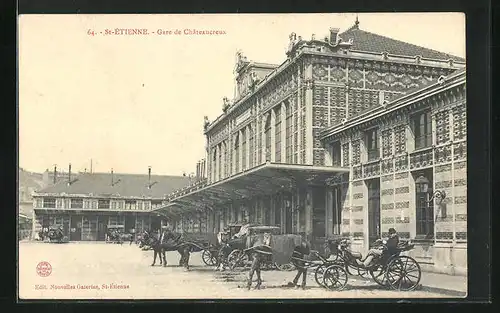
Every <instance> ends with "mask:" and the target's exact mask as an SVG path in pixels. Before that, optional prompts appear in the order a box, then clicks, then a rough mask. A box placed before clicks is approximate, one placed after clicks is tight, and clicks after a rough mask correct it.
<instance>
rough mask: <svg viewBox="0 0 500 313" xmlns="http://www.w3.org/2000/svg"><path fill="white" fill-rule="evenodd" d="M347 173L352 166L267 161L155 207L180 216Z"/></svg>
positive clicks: (174, 197) (163, 211) (325, 182)
mask: <svg viewBox="0 0 500 313" xmlns="http://www.w3.org/2000/svg"><path fill="white" fill-rule="evenodd" d="M348 172H349V169H347V168H342V167H330V166H312V165H297V164H282V163H269V162H268V163H264V164H262V165H259V166H256V167H254V168H251V169H249V170H247V171H244V172H241V173H238V174H236V175H233V176H231V177H228V178H225V179H223V180H220V181H218V182H216V183H213V184H210V185H207V186H205V187H201V188H198V189H195V190H193V191H189V192H186V193H182V192H181V193H180V194H179V193H176V194H174V195H173V196H171V197H170V199H168V200H169V203H168V204H167V205H165V206H162V207H159V208H157V209H155V212H157V213H159V214H162V215H166V216H169V215H170V216H178V215H179V214H181V213H189V212H195V211H201V210H205V208H206V207H207V206H208V207H215V206H217V205H218V204H221V203H225V202H228V201H231V200H242V199H249V198H252V197H256V196H264V195H271V194H275V193H277V192H279V191H286V190H290V189H292V188H294V187H297V186H306V185H326V184H327V181H329V180H331V179H332V178H334V177H335V176H337V175H340V174H343V173H348Z"/></svg>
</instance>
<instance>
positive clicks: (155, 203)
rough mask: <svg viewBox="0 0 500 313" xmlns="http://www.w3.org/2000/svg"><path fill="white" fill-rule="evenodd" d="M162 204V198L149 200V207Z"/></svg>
mask: <svg viewBox="0 0 500 313" xmlns="http://www.w3.org/2000/svg"><path fill="white" fill-rule="evenodd" d="M160 206H162V200H151V208H152V209H156V208H157V207H160Z"/></svg>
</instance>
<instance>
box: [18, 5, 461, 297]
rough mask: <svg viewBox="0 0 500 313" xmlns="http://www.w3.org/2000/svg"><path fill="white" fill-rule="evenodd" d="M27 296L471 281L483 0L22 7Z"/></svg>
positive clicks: (326, 290)
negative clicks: (468, 54) (476, 24)
mask: <svg viewBox="0 0 500 313" xmlns="http://www.w3.org/2000/svg"><path fill="white" fill-rule="evenodd" d="M18 26H19V37H18V48H19V50H18V51H19V53H18V71H19V103H18V118H19V210H18V213H19V217H18V239H19V242H18V262H19V263H18V296H19V299H20V300H32V299H52V300H54V299H57V300H59V299H73V300H74V299H79V300H99V299H133V300H142V299H260V298H263V299H285V298H288V299H290V298H291V299H297V298H301V299H302V298H317V299H333V300H334V299H344V298H356V299H359V298H394V299H402V298H443V297H455V298H463V297H465V296H466V295H467V268H468V265H467V242H468V241H467V115H466V112H467V103H466V59H465V15H464V14H460V13H359V14H356V13H346V14H337V13H336V14H171V15H169V14H136V15H123V14H114V15H106V14H99V15H92V14H78V15H76V14H65V15H54V14H51V15H43V14H40V15H36V14H26V15H20V16H19V19H18Z"/></svg>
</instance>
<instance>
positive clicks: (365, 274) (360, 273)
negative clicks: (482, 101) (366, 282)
mask: <svg viewBox="0 0 500 313" xmlns="http://www.w3.org/2000/svg"><path fill="white" fill-rule="evenodd" d="M358 276H360V277H363V278H365V277H368V270H366V269H364V268H361V267H358Z"/></svg>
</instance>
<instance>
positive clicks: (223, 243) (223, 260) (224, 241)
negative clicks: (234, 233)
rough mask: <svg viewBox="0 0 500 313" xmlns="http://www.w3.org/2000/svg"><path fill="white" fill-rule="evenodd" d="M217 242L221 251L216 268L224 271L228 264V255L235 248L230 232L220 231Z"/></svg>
mask: <svg viewBox="0 0 500 313" xmlns="http://www.w3.org/2000/svg"><path fill="white" fill-rule="evenodd" d="M217 243H218V245H219V253H218V255H217V263H216V267H215V269H216V270H220V271H223V270H224V269H225V267H226V266H227V265H228V264H227V257H228V256H229V254H230V253H231V251H233V249H234V248H233V244H232V241H231V238H230V234H229V232H219V233H218V234H217Z"/></svg>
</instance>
